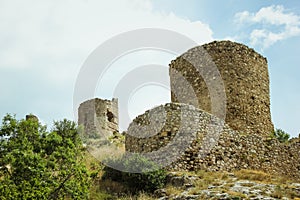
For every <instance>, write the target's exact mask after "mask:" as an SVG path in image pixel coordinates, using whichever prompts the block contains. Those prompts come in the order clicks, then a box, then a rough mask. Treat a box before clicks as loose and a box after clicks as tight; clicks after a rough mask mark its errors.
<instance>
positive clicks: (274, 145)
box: [125, 103, 300, 180]
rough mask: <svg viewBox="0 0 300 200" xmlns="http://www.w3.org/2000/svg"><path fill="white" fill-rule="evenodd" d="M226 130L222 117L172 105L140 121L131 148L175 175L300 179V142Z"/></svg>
mask: <svg viewBox="0 0 300 200" xmlns="http://www.w3.org/2000/svg"><path fill="white" fill-rule="evenodd" d="M220 126H221V127H222V126H223V125H222V123H220V121H218V119H217V118H216V117H214V116H212V115H211V114H209V113H207V112H205V111H203V110H200V109H197V108H195V107H193V106H191V105H187V104H181V103H169V104H166V105H164V106H158V107H156V108H153V109H151V110H148V111H146V112H145V113H144V114H142V115H140V116H138V117H137V118H135V119H134V120H133V122H132V123H131V124H130V125H129V128H128V132H127V135H126V140H125V147H126V151H129V152H136V153H142V154H143V155H145V156H146V157H148V158H149V159H150V160H152V161H155V162H156V163H159V164H161V165H163V166H166V168H167V169H168V170H170V171H180V170H186V171H193V170H200V169H201V170H208V171H234V170H239V169H254V170H263V171H265V172H268V173H272V174H279V175H284V176H288V177H290V178H292V179H295V180H299V179H300V151H299V150H300V138H295V139H292V140H291V141H289V142H288V143H280V142H279V141H278V140H277V139H275V138H274V139H273V138H270V137H265V136H262V135H260V134H257V133H254V134H241V133H239V132H237V131H234V130H232V129H231V128H230V127H229V126H228V125H226V124H225V125H224V126H223V127H222V128H220ZM158 127H160V130H158ZM147 136H148V137H147Z"/></svg>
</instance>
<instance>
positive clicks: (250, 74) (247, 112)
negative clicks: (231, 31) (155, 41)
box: [170, 41, 274, 135]
mask: <svg viewBox="0 0 300 200" xmlns="http://www.w3.org/2000/svg"><path fill="white" fill-rule="evenodd" d="M192 64H193V65H192ZM212 65H215V66H216V67H217V69H218V70H219V72H220V75H221V77H222V79H223V83H224V87H225V93H226V97H227V100H226V120H225V121H226V123H227V124H228V125H229V126H230V127H231V128H232V129H234V130H238V131H240V132H241V133H249V134H253V133H258V134H261V135H269V134H270V132H271V131H273V130H274V128H273V124H272V122H271V115H270V98H269V74H268V65H267V59H266V58H264V57H263V56H261V55H260V54H258V53H256V52H255V51H254V50H253V49H250V48H248V47H247V46H245V45H243V44H239V43H235V42H231V41H218V42H212V43H209V44H205V45H203V46H198V47H195V48H192V49H190V50H188V51H187V52H186V53H184V54H183V55H181V56H179V57H178V58H177V59H175V60H173V61H172V62H171V64H170V78H171V91H172V93H171V97H172V102H180V103H186V104H192V105H194V106H195V107H198V108H200V109H203V110H205V111H207V112H209V113H213V112H212V111H213V109H215V110H216V112H218V109H222V107H221V108H212V107H211V106H212V103H211V100H212V99H211V96H210V93H209V90H208V86H207V83H208V82H210V83H211V84H214V82H213V79H215V78H216V77H215V74H214V73H215V72H213V71H211V70H212V67H211V66H212ZM195 66H199V69H200V70H199V71H200V73H199V71H197V70H196V68H197V67H195ZM178 74H179V75H178ZM200 74H201V75H200ZM204 77H206V78H207V79H206V81H204ZM188 85H190V86H191V87H192V89H193V92H190V90H189V89H188V87H189V86H188ZM213 90H216V88H215V87H213ZM210 92H212V91H210ZM218 92H219V91H217V93H218ZM194 94H195V95H196V97H195V96H193V95H194ZM195 98H196V101H195ZM221 100H222V98H221ZM222 101H224V100H222ZM218 117H220V116H218Z"/></svg>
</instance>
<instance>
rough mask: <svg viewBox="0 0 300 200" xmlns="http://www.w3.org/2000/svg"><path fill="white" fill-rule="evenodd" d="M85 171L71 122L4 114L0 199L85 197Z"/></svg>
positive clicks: (0, 135) (0, 130) (0, 133)
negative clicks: (50, 123)
mask: <svg viewBox="0 0 300 200" xmlns="http://www.w3.org/2000/svg"><path fill="white" fill-rule="evenodd" d="M89 185H90V178H89V173H88V171H87V168H86V166H85V165H84V163H83V150H82V144H81V140H80V137H79V135H78V133H77V129H76V125H75V123H74V122H71V121H68V120H63V121H59V122H54V126H53V129H52V131H51V132H48V131H47V129H46V127H45V126H42V125H41V124H40V123H39V122H38V120H37V118H36V117H35V118H34V117H29V118H28V120H16V119H15V117H14V116H11V115H6V116H5V117H4V119H3V121H2V124H1V125H0V199H6V200H10V199H65V198H69V199H88V189H89Z"/></svg>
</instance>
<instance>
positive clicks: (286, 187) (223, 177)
mask: <svg viewBox="0 0 300 200" xmlns="http://www.w3.org/2000/svg"><path fill="white" fill-rule="evenodd" d="M155 198H156V199H159V200H169V199H170V200H171V199H172V200H188V199H189V200H192V199H224V200H225V199H253V200H259V199H263V200H272V199H295V200H296V199H299V200H300V183H296V182H295V181H294V182H291V181H288V180H285V179H284V178H278V177H277V178H274V177H271V176H269V175H267V174H265V173H263V172H258V171H250V170H242V171H239V172H237V173H228V172H223V173H216V172H211V173H209V172H200V174H180V173H170V174H169V176H168V184H167V186H166V188H164V189H160V190H157V191H156V192H155Z"/></svg>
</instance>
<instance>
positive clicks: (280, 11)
mask: <svg viewBox="0 0 300 200" xmlns="http://www.w3.org/2000/svg"><path fill="white" fill-rule="evenodd" d="M235 20H236V22H237V23H239V24H242V25H248V26H254V27H256V28H254V29H252V30H250V33H249V34H250V43H251V45H253V46H261V47H262V49H266V48H268V47H270V46H271V45H272V44H274V43H276V42H278V41H280V40H284V39H287V38H290V37H294V36H298V35H300V16H298V15H296V14H294V13H292V12H288V10H287V9H285V8H284V7H283V6H282V5H272V6H269V7H263V8H261V9H260V10H259V11H258V12H256V13H250V12H248V11H243V12H239V13H237V14H236V15H235ZM258 27H259V28H258Z"/></svg>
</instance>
